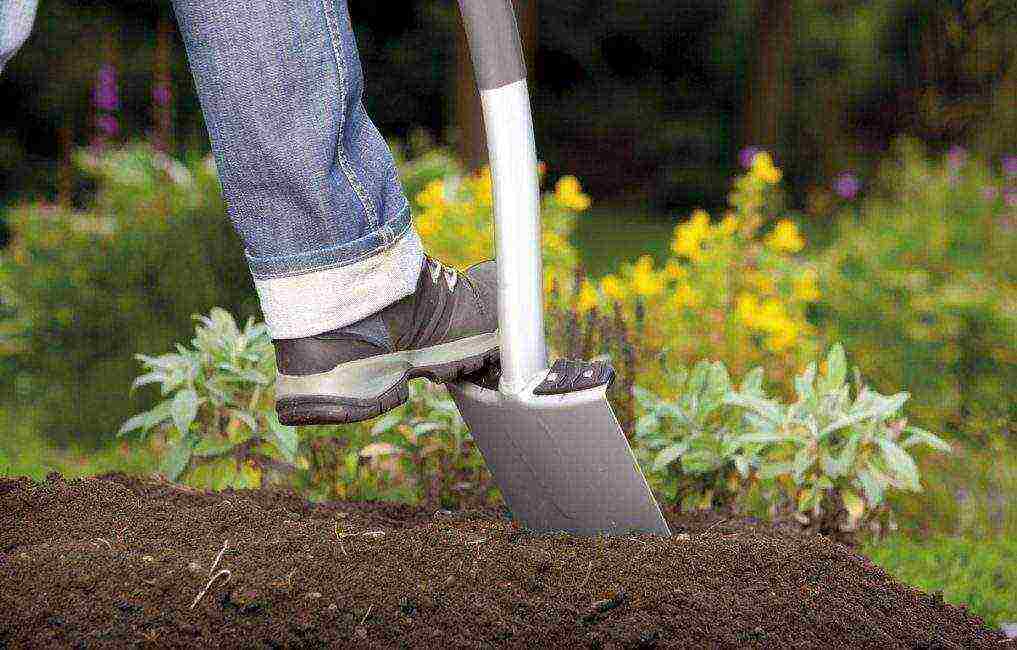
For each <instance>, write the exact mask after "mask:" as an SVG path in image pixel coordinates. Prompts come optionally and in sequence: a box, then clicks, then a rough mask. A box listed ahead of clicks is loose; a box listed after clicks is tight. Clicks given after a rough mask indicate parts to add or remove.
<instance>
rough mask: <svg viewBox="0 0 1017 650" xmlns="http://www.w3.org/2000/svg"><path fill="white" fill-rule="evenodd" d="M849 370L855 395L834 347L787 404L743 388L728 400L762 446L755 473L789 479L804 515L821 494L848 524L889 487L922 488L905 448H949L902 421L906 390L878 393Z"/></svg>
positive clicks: (815, 509) (876, 504)
mask: <svg viewBox="0 0 1017 650" xmlns="http://www.w3.org/2000/svg"><path fill="white" fill-rule="evenodd" d="M854 376H855V391H854V397H852V391H851V385H850V384H849V383H848V381H847V359H846V356H845V354H844V348H843V347H841V346H840V345H836V346H834V348H833V349H832V350H831V351H830V353H829V355H828V356H827V359H826V371H825V372H823V373H819V372H818V368H817V364H816V363H815V362H813V363H810V364H809V365H808V367H807V368H806V369H805V371H804V372H803V373H802V374H801V375H799V376H797V377H796V378H795V392H796V393H797V399H796V401H795V402H794V403H792V404H781V403H779V402H777V401H776V400H773V399H768V398H765V397H760V396H759V395H757V394H748V393H745V392H733V393H731V394H730V395H728V397H727V399H726V402H727V403H728V404H731V405H733V406H737V407H741V408H742V409H744V412H745V418H744V422H745V424H746V431H747V432H746V433H745V434H744V435H742V436H741V438H740V439H741V440H742V441H743V442H745V443H763V444H765V445H766V454H765V456H764V457H765V460H764V461H763V462H762V463H760V465H759V468H758V472H757V475H758V477H759V478H760V479H769V478H779V477H790V479H791V483H792V484H793V486H794V487H793V490H794V492H795V494H794V495H793V496H794V498H795V503H796V508H797V511H798V513H799V514H800V515H802V516H805V517H810V518H815V517H820V516H822V515H823V514H824V512H823V507H824V505H823V504H824V497H827V496H831V497H834V498H833V499H832V500H831V501H829V502H828V503H833V504H834V506H833V507H838V506H840V505H843V507H844V509H845V510H846V511H847V513H848V521H847V522H846V525H845V527H846V528H848V529H853V528H855V527H857V525H858V524H859V523H860V522H861V521H863V520H864V519H865V516H866V514H869V513H872V512H874V511H876V510H877V509H878V508H880V507H881V506H882V505H883V503H884V499H885V496H886V493H887V491H888V490H890V489H898V490H908V491H912V492H918V491H921V489H922V488H921V482H920V480H919V473H918V467H917V466H916V465H915V461H914V459H913V458H912V457H911V454H910V452H909V451H908V450H909V448H911V447H913V446H915V445H919V444H925V445H929V446H931V447H934V448H935V449H938V450H940V451H944V452H949V451H950V445H949V444H947V443H946V442H945V441H943V440H942V439H940V438H939V437H938V436H935V435H933V434H932V433H929V432H928V431H925V430H924V429H920V428H918V427H914V426H908V425H907V420H906V419H905V418H903V417H902V415H901V412H902V409H903V407H904V403H905V402H907V399H908V394H907V393H904V392H901V393H897V394H895V395H889V396H887V395H881V394H879V393H878V392H876V391H874V390H872V389H871V388H869V387H868V386H866V385H865V384H864V383H863V382H862V378H861V372H860V371H859V370H858V369H857V368H856V369H855V372H854ZM863 497H864V498H863ZM827 514H829V513H827Z"/></svg>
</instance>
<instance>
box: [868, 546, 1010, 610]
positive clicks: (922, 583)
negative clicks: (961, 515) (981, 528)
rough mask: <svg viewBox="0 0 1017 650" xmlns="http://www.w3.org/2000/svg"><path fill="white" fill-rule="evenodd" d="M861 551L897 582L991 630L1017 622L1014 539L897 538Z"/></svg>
mask: <svg viewBox="0 0 1017 650" xmlns="http://www.w3.org/2000/svg"><path fill="white" fill-rule="evenodd" d="M863 553H864V554H865V555H866V556H868V557H869V558H870V559H871V560H872V561H873V562H874V563H876V564H878V565H879V566H881V567H882V568H883V569H885V570H886V571H887V572H888V573H890V574H891V575H893V576H894V577H895V578H897V579H898V580H900V581H902V582H904V583H906V584H909V585H912V586H914V587H918V588H919V589H922V590H924V591H927V592H937V591H940V592H942V593H943V600H945V601H946V602H948V603H951V604H954V605H967V606H968V608H969V609H970V610H971V611H972V612H973V613H974V614H977V615H978V616H980V617H982V618H983V619H984V620H985V622H986V623H987V624H988V625H990V626H994V627H1000V626H1001V625H1002V624H1004V623H1013V622H1017V538H1015V537H1013V536H1002V537H998V538H994V539H980V538H959V537H946V536H937V537H932V538H929V539H927V540H914V539H909V538H907V537H904V536H895V537H891V538H888V539H885V540H883V541H881V542H875V543H872V544H870V545H867V546H866V547H865V548H864V549H863Z"/></svg>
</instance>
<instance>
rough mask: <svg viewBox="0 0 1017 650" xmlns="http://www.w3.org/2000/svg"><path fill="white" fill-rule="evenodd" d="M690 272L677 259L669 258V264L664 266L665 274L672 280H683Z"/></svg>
mask: <svg viewBox="0 0 1017 650" xmlns="http://www.w3.org/2000/svg"><path fill="white" fill-rule="evenodd" d="M688 274H689V272H688V271H686V270H685V267H684V266H682V265H681V264H679V263H678V262H677V261H676V260H668V261H667V265H666V266H665V267H664V275H666V276H667V277H668V278H670V279H672V280H681V279H683V278H685V277H686V276H687V275H688Z"/></svg>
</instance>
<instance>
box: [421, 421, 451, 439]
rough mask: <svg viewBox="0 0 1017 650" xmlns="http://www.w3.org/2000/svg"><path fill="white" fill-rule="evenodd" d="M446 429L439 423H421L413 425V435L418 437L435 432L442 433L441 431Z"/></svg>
mask: <svg viewBox="0 0 1017 650" xmlns="http://www.w3.org/2000/svg"><path fill="white" fill-rule="evenodd" d="M444 428H445V427H444V426H442V425H441V424H438V423H437V422H419V423H417V424H414V425H413V433H415V434H417V435H418V436H422V435H426V434H428V433H431V432H433V431H440V430H441V429H444Z"/></svg>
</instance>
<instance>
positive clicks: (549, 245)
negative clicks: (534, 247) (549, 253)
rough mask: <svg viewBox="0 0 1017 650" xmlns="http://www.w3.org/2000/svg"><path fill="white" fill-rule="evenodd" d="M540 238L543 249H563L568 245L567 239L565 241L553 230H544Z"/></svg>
mask: <svg viewBox="0 0 1017 650" xmlns="http://www.w3.org/2000/svg"><path fill="white" fill-rule="evenodd" d="M541 240H542V243H543V245H544V248H545V249H550V250H555V251H558V250H563V249H564V248H566V247H568V245H569V243H568V242H567V241H565V238H564V237H562V236H561V235H559V234H558V233H556V232H555V231H553V230H547V231H545V232H544V235H543V237H542V238H541Z"/></svg>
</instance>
